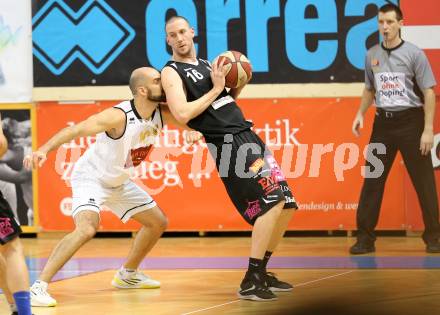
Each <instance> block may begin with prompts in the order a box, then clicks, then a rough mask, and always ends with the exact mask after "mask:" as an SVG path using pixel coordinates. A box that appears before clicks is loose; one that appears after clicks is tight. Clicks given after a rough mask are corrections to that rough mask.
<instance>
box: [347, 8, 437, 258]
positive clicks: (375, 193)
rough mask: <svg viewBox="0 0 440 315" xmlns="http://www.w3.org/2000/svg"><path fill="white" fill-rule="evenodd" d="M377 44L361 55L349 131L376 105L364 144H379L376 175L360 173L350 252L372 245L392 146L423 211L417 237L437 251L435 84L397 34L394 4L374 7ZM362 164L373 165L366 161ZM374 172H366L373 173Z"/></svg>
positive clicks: (421, 57) (398, 14) (399, 19)
mask: <svg viewBox="0 0 440 315" xmlns="http://www.w3.org/2000/svg"><path fill="white" fill-rule="evenodd" d="M378 22H379V32H380V34H381V35H382V37H383V41H382V43H381V44H378V45H376V46H374V47H372V48H371V49H370V50H369V51H368V53H367V57H366V60H365V88H364V91H363V94H362V100H361V104H360V107H359V111H358V112H357V114H356V117H355V119H354V121H353V127H352V129H353V133H354V134H355V135H357V136H358V135H359V132H360V130H359V129H360V128H362V127H363V120H364V114H365V112H366V111H367V109H368V108H369V107H370V105H371V104H372V103H373V100H374V101H375V104H376V107H377V110H376V116H375V120H374V124H373V131H372V134H371V138H370V144H373V143H376V144H383V145H384V150H383V152H382V150H380V151H378V152H377V154H375V155H376V157H377V158H379V159H380V160H381V161H382V163H383V171H382V172H379V173H380V174H379V175H375V176H365V180H364V184H363V187H362V191H361V195H360V200H359V207H358V210H357V218H356V221H357V229H358V234H357V242H356V243H355V244H354V245H353V246H352V247H351V248H350V253H351V254H353V255H357V254H366V253H370V252H374V251H375V247H374V242H375V240H376V237H375V233H374V229H375V227H376V225H377V221H378V219H379V211H380V206H381V203H382V197H383V192H384V188H385V182H386V179H387V176H388V174H389V171H390V169H391V166H392V164H393V161H394V159H395V157H396V154H397V151H400V153H401V154H402V157H403V160H404V162H405V165H406V168H407V170H408V173H409V175H410V178H411V181H412V183H413V185H414V187H415V190H416V192H417V196H418V198H419V202H420V206H421V208H422V212H423V222H424V224H425V231H424V232H423V236H422V237H423V241H424V242H425V244H426V251H427V252H428V253H440V243H439V237H440V224H439V214H438V200H437V190H436V186H435V177H434V169H433V166H432V160H431V154H430V150H431V148H432V146H433V140H434V132H433V124H434V112H435V93H434V90H433V87H434V86H435V85H436V81H435V79H434V75H433V73H432V70H431V67H430V65H429V62H428V60H427V58H426V56H425V54H424V53H423V51H422V50H421V49H420V48H418V47H416V46H415V45H413V44H411V43H409V42H406V41H404V40H402V38H401V37H400V29H401V27H402V24H403V15H402V11H401V10H400V8H399V7H398V6H396V5H394V4H386V5H384V6H382V7H381V8H380V9H379V14H378ZM368 160H369V159H367V168H369V169H373V168H372V165H371V164H370V163H368ZM374 173H375V172H372V174H374Z"/></svg>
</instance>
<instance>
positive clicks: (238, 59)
mask: <svg viewBox="0 0 440 315" xmlns="http://www.w3.org/2000/svg"><path fill="white" fill-rule="evenodd" d="M223 59H225V61H224V64H223V66H224V67H225V68H226V73H227V74H226V76H225V81H226V83H225V85H226V87H228V88H234V89H235V88H240V87H242V86H244V85H246V83H248V82H249V81H250V79H251V78H252V65H251V63H250V61H249V59H247V57H246V56H245V55H243V54H242V53H241V52H238V51H233V50H228V51H225V52H224V53H222V54H220V55H219V56H218V57H217V58H216V59H215V60H214V62H217V63H221V61H222V60H223Z"/></svg>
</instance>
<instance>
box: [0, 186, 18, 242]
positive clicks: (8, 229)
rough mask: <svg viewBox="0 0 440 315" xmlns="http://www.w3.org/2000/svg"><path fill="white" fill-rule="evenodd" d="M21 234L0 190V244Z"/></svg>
mask: <svg viewBox="0 0 440 315" xmlns="http://www.w3.org/2000/svg"><path fill="white" fill-rule="evenodd" d="M20 234H21V228H20V225H19V224H18V223H17V221H16V220H15V218H14V213H13V212H12V209H11V206H10V205H9V203H8V202H7V201H6V199H5V198H4V197H3V194H2V193H1V192H0V244H2V245H4V244H6V243H7V242H9V241H11V240H13V239H14V238H16V237H17V236H18V235H20Z"/></svg>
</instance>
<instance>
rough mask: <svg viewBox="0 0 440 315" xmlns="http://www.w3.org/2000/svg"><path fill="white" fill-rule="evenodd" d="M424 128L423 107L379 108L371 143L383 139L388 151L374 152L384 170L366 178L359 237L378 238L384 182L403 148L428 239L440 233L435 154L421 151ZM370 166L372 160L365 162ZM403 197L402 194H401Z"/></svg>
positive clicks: (362, 197)
mask: <svg viewBox="0 0 440 315" xmlns="http://www.w3.org/2000/svg"><path fill="white" fill-rule="evenodd" d="M423 128H424V112H423V108H417V109H408V110H404V111H400V112H397V113H390V112H384V111H383V110H377V111H376V118H375V120H374V125H373V132H372V134H371V139H370V143H383V144H384V145H385V147H386V154H377V153H375V154H374V155H375V156H376V157H377V158H378V159H379V160H381V162H382V163H383V166H384V170H383V173H382V175H381V176H379V177H377V178H367V177H366V178H365V180H364V184H363V187H362V191H361V195H360V200H359V206H358V210H357V218H356V219H357V220H356V221H357V228H358V235H357V238H358V240H359V241H361V242H365V243H368V244H371V243H373V242H374V241H375V240H376V237H375V234H374V229H375V227H376V225H377V221H378V219H379V211H380V207H381V204H382V198H383V192H384V188H385V182H386V179H387V177H388V174H389V171H390V169H391V166H392V164H393V161H394V159H395V157H396V154H397V151H400V153H401V154H402V157H403V161H404V162H405V166H406V168H407V170H408V173H409V176H410V178H411V181H412V183H413V185H414V188H415V190H416V192H417V196H418V199H419V202H420V206H421V208H422V213H423V222H424V224H425V231H424V233H423V240H424V241H425V243H428V242H431V241H435V240H437V239H438V238H439V237H440V224H439V213H438V200H437V190H436V186H435V177H434V169H433V166H432V158H431V154H430V153H429V154H428V155H426V156H423V155H422V154H421V152H420V149H419V148H420V137H421V135H422V133H423ZM366 166H367V167H372V164H371V163H370V162H368V159H367V163H366ZM398 198H403V196H398Z"/></svg>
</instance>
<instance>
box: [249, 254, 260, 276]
mask: <svg viewBox="0 0 440 315" xmlns="http://www.w3.org/2000/svg"><path fill="white" fill-rule="evenodd" d="M262 264H263V260H262V259H258V258H252V257H249V266H248V272H252V273H253V272H259V271H260V270H261V266H262Z"/></svg>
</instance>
